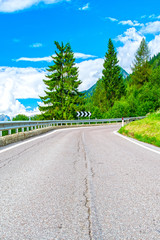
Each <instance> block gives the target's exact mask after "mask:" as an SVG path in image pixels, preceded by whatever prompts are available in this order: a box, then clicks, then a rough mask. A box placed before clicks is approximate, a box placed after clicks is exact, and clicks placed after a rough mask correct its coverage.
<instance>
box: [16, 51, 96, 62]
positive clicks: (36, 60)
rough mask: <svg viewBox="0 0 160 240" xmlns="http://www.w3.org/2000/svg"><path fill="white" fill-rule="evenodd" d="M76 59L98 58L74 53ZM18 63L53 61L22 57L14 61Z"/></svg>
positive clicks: (49, 58) (45, 58) (43, 58)
mask: <svg viewBox="0 0 160 240" xmlns="http://www.w3.org/2000/svg"><path fill="white" fill-rule="evenodd" d="M52 56H53V57H55V56H56V55H55V54H54V55H52ZM74 56H75V58H77V59H88V58H95V57H96V56H94V55H90V54H84V53H74ZM14 61H16V62H20V61H27V62H42V61H45V62H52V61H53V59H52V58H51V57H42V58H28V57H21V58H18V59H16V60H14Z"/></svg>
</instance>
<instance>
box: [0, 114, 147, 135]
mask: <svg viewBox="0 0 160 240" xmlns="http://www.w3.org/2000/svg"><path fill="white" fill-rule="evenodd" d="M143 118H145V117H128V118H123V121H126V122H127V121H128V122H130V121H135V120H139V119H143ZM111 122H122V118H114V119H112V118H111V119H81V120H47V121H7V122H4V121H0V137H1V136H2V131H6V130H7V131H8V134H9V135H10V134H11V130H12V129H15V132H16V133H18V129H21V131H22V132H24V131H32V130H34V129H38V128H44V127H49V126H59V125H60V126H62V125H73V124H76V125H80V124H87V123H88V124H93V123H94V124H98V123H111Z"/></svg>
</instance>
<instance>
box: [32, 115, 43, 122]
mask: <svg viewBox="0 0 160 240" xmlns="http://www.w3.org/2000/svg"><path fill="white" fill-rule="evenodd" d="M30 120H31V121H41V120H44V116H43V115H42V114H37V115H34V116H32V117H31V118H30Z"/></svg>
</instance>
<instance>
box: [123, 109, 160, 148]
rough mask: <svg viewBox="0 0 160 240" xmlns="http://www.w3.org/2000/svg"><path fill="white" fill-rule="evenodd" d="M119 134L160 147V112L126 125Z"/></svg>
mask: <svg viewBox="0 0 160 240" xmlns="http://www.w3.org/2000/svg"><path fill="white" fill-rule="evenodd" d="M119 133H121V134H123V135H126V136H128V137H132V138H135V139H137V140H139V141H143V142H146V143H150V144H153V145H155V146H157V147H160V111H158V112H156V113H152V114H149V115H148V116H147V117H146V118H145V119H142V120H139V121H135V122H131V123H129V124H127V125H125V126H124V127H122V128H121V129H120V130H119Z"/></svg>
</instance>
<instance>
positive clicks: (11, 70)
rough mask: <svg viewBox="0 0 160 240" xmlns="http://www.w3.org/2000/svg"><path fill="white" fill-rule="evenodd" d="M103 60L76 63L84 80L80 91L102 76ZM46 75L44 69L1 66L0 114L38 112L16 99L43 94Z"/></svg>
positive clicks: (13, 114)
mask: <svg viewBox="0 0 160 240" xmlns="http://www.w3.org/2000/svg"><path fill="white" fill-rule="evenodd" d="M103 62H104V60H103V59H95V60H88V61H83V62H81V63H78V64H76V65H77V67H78V68H79V79H81V81H82V84H81V85H80V88H79V90H80V91H83V90H86V89H88V88H90V87H91V86H92V85H93V84H95V83H96V81H97V80H98V78H100V77H101V75H102V69H103ZM45 75H46V71H45V70H44V69H36V68H15V67H0V96H1V98H0V114H2V113H3V114H7V115H9V116H15V115H17V114H25V115H28V116H29V115H34V114H38V113H39V110H38V108H36V109H34V110H33V111H29V109H28V108H25V107H24V105H22V104H21V103H20V102H19V101H18V100H16V99H21V98H38V97H39V96H43V95H44V90H45V89H46V87H45V85H44V83H43V81H42V80H43V79H45Z"/></svg>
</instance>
